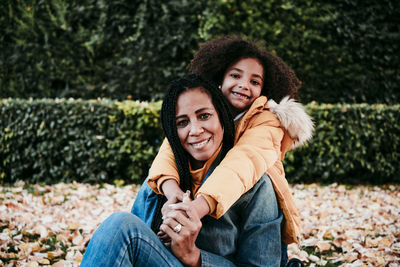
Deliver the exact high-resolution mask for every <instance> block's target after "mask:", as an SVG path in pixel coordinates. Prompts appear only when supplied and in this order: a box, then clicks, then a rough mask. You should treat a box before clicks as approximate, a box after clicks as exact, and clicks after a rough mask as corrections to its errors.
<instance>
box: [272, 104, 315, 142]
mask: <svg viewBox="0 0 400 267" xmlns="http://www.w3.org/2000/svg"><path fill="white" fill-rule="evenodd" d="M268 106H269V107H270V111H271V112H272V113H273V114H275V116H276V117H277V118H278V119H279V120H280V122H281V124H282V126H283V127H284V128H285V129H286V130H287V131H288V133H289V135H290V137H291V138H293V140H294V144H293V147H294V148H296V147H299V146H302V145H303V144H305V143H306V142H307V141H308V140H310V139H311V138H312V134H313V131H314V122H313V121H312V118H311V116H310V115H308V114H307V112H306V110H305V108H304V106H303V105H302V104H300V103H299V102H296V101H295V100H294V99H292V98H289V96H285V97H284V98H283V99H282V100H281V102H280V103H279V104H277V103H276V102H275V101H274V100H272V99H270V100H268Z"/></svg>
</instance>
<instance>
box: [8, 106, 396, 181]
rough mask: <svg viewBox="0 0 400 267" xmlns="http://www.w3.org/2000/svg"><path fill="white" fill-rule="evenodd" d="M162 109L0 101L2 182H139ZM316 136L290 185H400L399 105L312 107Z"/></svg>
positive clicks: (299, 155) (293, 158)
mask: <svg viewBox="0 0 400 267" xmlns="http://www.w3.org/2000/svg"><path fill="white" fill-rule="evenodd" d="M160 108H161V105H160V102H156V103H148V102H137V101H124V102H113V101H110V100H106V99H104V100H96V101H86V100H64V99H63V100H49V99H45V100H20V99H17V100H12V99H5V100H0V115H1V116H0V181H1V183H12V182H15V181H16V180H18V179H22V180H26V181H30V182H45V183H54V182H59V181H64V182H71V181H73V180H77V181H81V182H90V183H98V182H113V181H114V180H116V179H118V180H125V181H126V182H136V183H140V182H142V181H143V180H144V178H145V177H146V175H147V172H148V169H149V167H150V165H151V162H152V160H153V158H154V157H155V154H156V152H157V150H158V147H159V146H160V144H161V140H162V138H163V134H162V130H161V125H160V119H159V112H160ZM307 108H308V110H309V112H310V114H311V115H312V116H313V117H314V120H315V124H316V131H315V133H314V138H313V139H312V141H311V142H310V143H309V144H308V145H306V146H305V147H303V148H300V149H297V150H295V151H291V152H289V153H287V156H286V159H285V163H284V164H285V169H286V173H287V178H288V180H289V181H290V182H293V183H298V182H306V183H311V182H323V183H331V182H339V183H347V184H353V183H375V184H379V183H400V177H399V175H398V172H399V166H400V155H399V154H400V153H399V151H400V124H399V121H400V105H393V106H386V105H382V104H381V105H367V104H356V105H348V104H343V105H342V104H337V105H331V104H317V103H315V102H314V103H310V104H308V105H307Z"/></svg>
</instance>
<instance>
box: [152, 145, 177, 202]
mask: <svg viewBox="0 0 400 267" xmlns="http://www.w3.org/2000/svg"><path fill="white" fill-rule="evenodd" d="M167 180H171V181H170V182H174V183H175V185H176V187H174V186H173V184H172V185H171V183H169V186H168V187H166V188H165V189H163V188H162V184H163V183H164V182H165V181H167ZM147 183H148V185H149V186H150V188H151V189H152V190H153V191H154V192H155V193H157V194H163V193H164V195H165V196H166V197H167V199H169V198H170V197H173V196H176V195H177V193H178V191H177V188H179V174H178V169H177V167H176V163H175V157H174V153H173V152H172V149H171V146H170V145H169V143H168V140H167V139H166V138H165V139H164V141H163V143H162V144H161V147H160V150H159V151H158V153H157V156H156V157H155V159H154V161H153V163H152V165H151V168H150V172H149V179H148V181H147ZM169 189H170V190H172V191H169ZM163 190H166V191H168V192H165V191H163ZM179 191H180V192H179V193H181V194H183V192H182V190H180V188H179Z"/></svg>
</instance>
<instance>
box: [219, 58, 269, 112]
mask: <svg viewBox="0 0 400 267" xmlns="http://www.w3.org/2000/svg"><path fill="white" fill-rule="evenodd" d="M263 85H264V68H263V66H262V64H261V63H260V61H259V60H258V59H256V58H242V59H240V60H239V61H238V62H236V63H234V64H233V65H231V66H230V67H229V68H228V69H227V70H226V72H225V74H224V79H223V81H222V89H221V90H222V93H223V94H224V96H225V97H226V98H227V99H228V101H229V103H231V105H232V106H233V107H234V108H235V109H236V111H237V113H240V112H241V111H243V110H245V109H246V108H248V107H250V105H251V104H252V103H253V102H254V100H255V99H256V98H257V97H259V96H260V94H261V90H262V88H263Z"/></svg>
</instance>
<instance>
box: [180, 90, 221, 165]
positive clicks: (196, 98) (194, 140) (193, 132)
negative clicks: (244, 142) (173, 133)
mask: <svg viewBox="0 0 400 267" xmlns="http://www.w3.org/2000/svg"><path fill="white" fill-rule="evenodd" d="M176 126H177V130H178V136H179V139H180V141H181V144H182V146H183V148H184V149H185V150H186V151H187V152H188V153H189V154H190V155H191V156H192V158H193V159H194V160H195V162H194V163H197V167H199V165H200V166H202V164H200V163H204V161H206V160H208V159H209V158H211V156H212V155H213V154H214V153H215V152H216V151H217V150H218V148H219V146H220V145H221V142H222V138H223V130H222V126H221V123H220V121H219V117H218V113H217V111H216V109H215V107H214V105H213V103H212V101H211V97H210V96H209V95H208V93H206V92H205V91H204V89H203V88H201V87H197V88H193V89H189V90H188V91H185V92H183V93H182V94H180V95H179V97H178V100H177V103H176ZM192 167H194V166H193V162H192Z"/></svg>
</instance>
